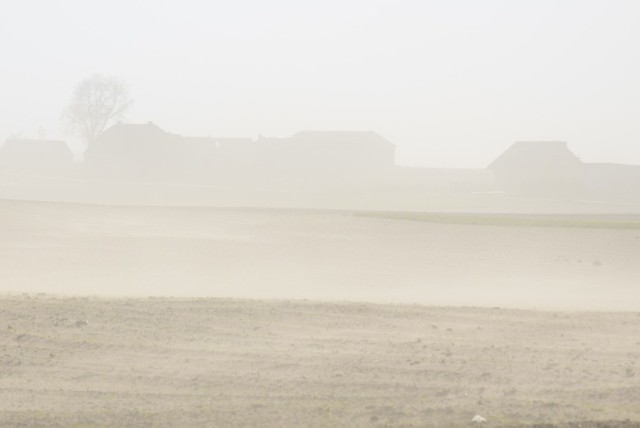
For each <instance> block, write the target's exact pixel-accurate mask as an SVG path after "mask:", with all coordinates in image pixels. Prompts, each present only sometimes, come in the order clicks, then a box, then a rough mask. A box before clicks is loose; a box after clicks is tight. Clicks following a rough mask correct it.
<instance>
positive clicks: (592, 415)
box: [0, 295, 640, 427]
mask: <svg viewBox="0 0 640 428" xmlns="http://www.w3.org/2000/svg"><path fill="white" fill-rule="evenodd" d="M0 304H1V306H0V307H1V309H0V373H1V376H0V396H2V400H0V425H1V426H147V425H153V426H441V427H450V426H470V425H472V424H471V419H472V418H473V417H474V416H475V415H476V414H479V415H482V416H483V417H485V418H486V419H487V424H486V425H487V426H519V425H534V424H543V423H549V424H551V423H553V424H556V423H558V424H562V423H568V422H575V423H577V422H580V421H582V422H584V421H592V422H593V421H612V420H619V421H624V420H631V421H633V420H635V421H640V406H638V403H639V402H640V384H639V383H638V376H640V366H638V364H639V362H638V361H639V360H638V358H639V357H640V335H639V333H640V313H602V312H600V313H587V312H543V311H518V310H505V309H491V308H486V309H479V308H436V307H423V306H417V305H372V304H356V303H352V304H348V303H314V302H285V301H255V300H228V299H169V298H162V299H158V298H150V299H98V298H60V297H51V296H35V295H27V296H4V297H3V298H2V299H1V300H0ZM85 321H86V323H85ZM573 426H576V427H577V426H579V425H577V424H576V425H573ZM580 426H583V427H588V426H596V425H593V424H592V425H589V424H585V423H582V424H581V425H580ZM601 426H614V425H612V424H611V423H609V424H606V425H601ZM620 426H638V425H633V424H631V423H629V424H624V425H620Z"/></svg>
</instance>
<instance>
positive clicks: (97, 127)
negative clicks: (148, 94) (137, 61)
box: [64, 74, 133, 145]
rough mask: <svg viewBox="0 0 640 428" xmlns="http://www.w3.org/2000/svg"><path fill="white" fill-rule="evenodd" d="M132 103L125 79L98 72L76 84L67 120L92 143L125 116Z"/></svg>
mask: <svg viewBox="0 0 640 428" xmlns="http://www.w3.org/2000/svg"><path fill="white" fill-rule="evenodd" d="M132 102H133V100H132V99H131V97H130V96H129V88H128V87H127V85H126V84H125V82H124V81H123V80H122V79H119V78H116V77H110V76H101V75H98V74H95V75H93V76H91V77H89V78H86V79H84V80H83V81H82V82H80V84H79V85H78V86H77V87H76V89H75V91H74V92H73V97H72V99H71V103H70V104H69V107H68V108H67V109H66V110H65V112H64V119H65V121H66V122H67V125H68V126H69V128H70V129H71V131H73V132H74V133H77V134H78V135H79V136H80V137H81V138H82V139H83V140H84V142H85V144H87V145H90V144H91V143H93V142H94V141H95V140H96V138H98V136H99V135H100V134H101V133H102V132H103V131H104V130H105V129H106V127H107V126H108V125H109V124H111V123H113V122H114V121H116V120H119V119H122V118H123V116H124V113H125V112H126V111H127V109H128V108H129V107H130V106H131V104H132Z"/></svg>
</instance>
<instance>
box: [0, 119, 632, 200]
mask: <svg viewBox="0 0 640 428" xmlns="http://www.w3.org/2000/svg"><path fill="white" fill-rule="evenodd" d="M0 173H2V176H1V177H0V180H2V177H4V179H7V177H9V178H10V177H16V176H24V175H27V176H41V177H50V178H62V179H69V180H72V179H83V180H96V181H104V182H119V183H128V182H131V183H140V182H149V183H158V182H161V183H165V184H185V183H192V184H205V185H212V186H220V187H225V188H230V189H233V188H253V189H261V190H264V191H304V190H317V189H323V190H330V189H341V190H344V189H345V188H350V189H358V188H367V189H376V188H380V189H385V190H386V191H390V190H391V191H393V190H394V189H395V190H398V191H407V192H414V194H417V193H419V192H421V191H424V192H440V193H455V194H465V193H466V194H471V193H491V192H495V193H504V194H505V195H513V196H527V197H555V198H567V199H584V198H588V199H594V200H605V201H629V202H633V203H637V202H640V166H635V165H624V164H613V163H584V162H582V161H581V160H580V159H579V158H578V157H577V156H576V155H575V154H573V153H572V152H571V150H570V149H569V148H568V145H567V143H566V142H563V141H520V142H515V143H513V144H512V145H511V146H510V147H509V148H508V149H507V150H506V151H505V152H504V153H502V154H500V155H499V156H497V158H496V159H495V160H494V161H493V162H492V163H491V164H489V165H488V166H487V167H486V168H484V169H440V168H417V167H404V166H398V165H396V163H395V146H394V144H392V143H391V142H390V141H388V140H387V139H385V138H383V137H382V136H380V135H379V134H377V133H375V132H373V131H365V132H359V131H301V132H298V133H296V134H294V135H292V136H290V137H286V138H267V137H262V136H259V137H258V138H257V139H252V138H214V137H184V136H180V135H176V134H172V133H169V132H166V131H164V130H163V129H162V128H160V127H159V126H157V125H156V124H154V123H152V122H148V123H144V124H128V123H117V124H115V125H113V126H112V127H110V128H108V129H107V130H106V131H105V132H104V133H102V134H101V135H100V136H99V138H98V139H97V140H96V141H95V142H93V143H92V144H91V145H90V146H89V147H88V149H87V150H86V152H85V153H84V158H83V160H82V162H74V156H73V153H72V151H71V150H70V149H69V147H68V145H67V144H66V142H64V141H59V140H45V139H19V138H10V139H7V140H6V141H5V143H4V144H3V146H2V148H1V149H0Z"/></svg>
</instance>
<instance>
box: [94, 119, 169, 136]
mask: <svg viewBox="0 0 640 428" xmlns="http://www.w3.org/2000/svg"><path fill="white" fill-rule="evenodd" d="M170 135H171V134H169V133H168V132H166V131H164V130H163V129H162V128H160V127H159V126H158V125H156V124H155V123H152V122H148V123H117V124H115V125H113V126H112V127H110V128H108V129H107V130H106V131H104V132H103V133H102V134H100V136H99V137H98V139H114V140H119V139H127V140H147V139H153V138H158V137H160V138H166V137H167V136H170Z"/></svg>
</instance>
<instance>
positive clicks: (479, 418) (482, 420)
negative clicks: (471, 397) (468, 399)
mask: <svg viewBox="0 0 640 428" xmlns="http://www.w3.org/2000/svg"><path fill="white" fill-rule="evenodd" d="M471 422H475V423H477V424H483V423H485V422H487V420H486V419H485V418H483V417H482V416H480V415H475V416H474V417H473V419H471Z"/></svg>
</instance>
